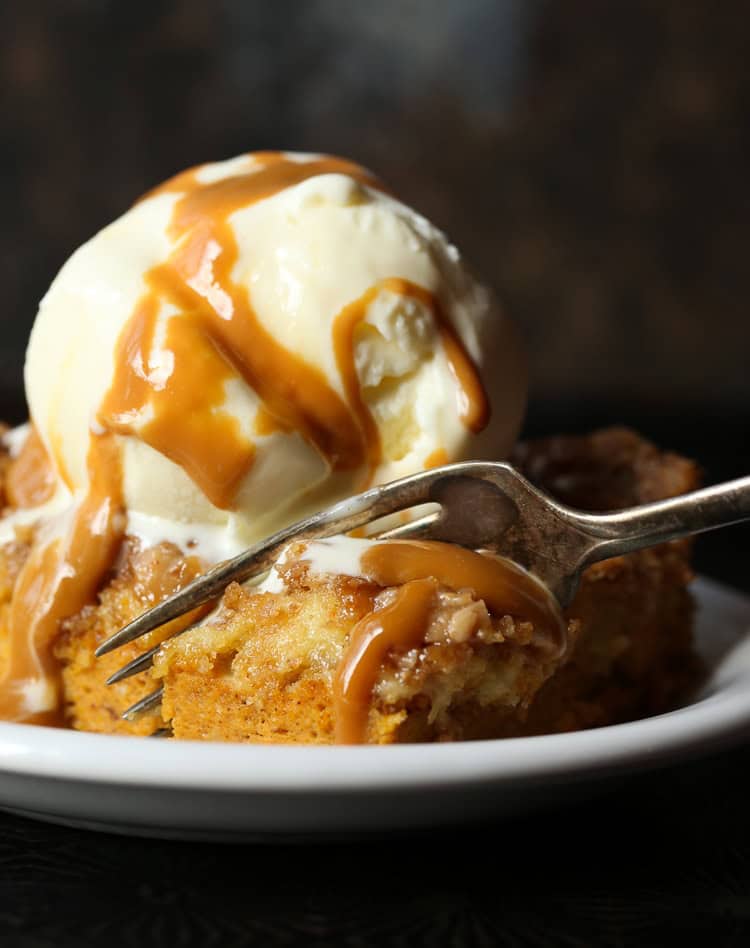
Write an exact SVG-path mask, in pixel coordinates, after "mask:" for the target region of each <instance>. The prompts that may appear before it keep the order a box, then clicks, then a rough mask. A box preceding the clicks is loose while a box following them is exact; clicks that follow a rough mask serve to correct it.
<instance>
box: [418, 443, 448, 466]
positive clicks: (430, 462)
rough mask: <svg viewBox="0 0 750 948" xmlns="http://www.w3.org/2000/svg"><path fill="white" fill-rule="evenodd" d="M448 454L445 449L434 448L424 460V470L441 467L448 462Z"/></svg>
mask: <svg viewBox="0 0 750 948" xmlns="http://www.w3.org/2000/svg"><path fill="white" fill-rule="evenodd" d="M449 460H450V458H449V457H448V452H447V451H446V450H445V448H436V449H435V450H434V451H433V452H432V454H428V455H427V457H426V458H425V459H424V468H425V470H426V471H429V470H430V468H433V467H442V466H443V465H444V464H447V463H448V462H449Z"/></svg>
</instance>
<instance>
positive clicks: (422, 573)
mask: <svg viewBox="0 0 750 948" xmlns="http://www.w3.org/2000/svg"><path fill="white" fill-rule="evenodd" d="M361 568H362V575H363V576H364V578H365V579H367V580H370V581H371V582H374V583H376V584H377V585H378V586H381V587H384V588H389V587H398V589H397V592H396V593H395V596H394V598H393V600H392V601H391V602H390V603H389V604H388V605H386V606H385V607H383V608H381V609H375V610H374V611H372V612H370V613H368V615H366V616H364V617H363V618H362V619H360V621H359V622H358V623H357V624H356V625H355V627H354V629H353V630H352V633H351V636H350V639H349V642H348V645H347V648H346V651H345V653H344V656H343V658H342V660H341V662H340V664H339V667H338V669H337V672H336V677H335V680H334V706H335V711H336V715H335V716H336V740H337V742H339V743H343V744H360V743H363V742H365V741H366V739H367V725H368V718H369V709H370V700H371V697H372V690H373V688H374V687H375V683H376V682H377V679H378V675H379V674H380V671H381V669H382V667H383V662H384V661H385V659H386V658H387V656H388V654H389V653H390V652H397V653H404V652H406V651H408V650H409V649H411V648H416V647H418V646H420V645H422V644H423V642H424V639H425V634H426V632H427V629H428V626H429V622H430V616H431V613H432V610H433V609H434V607H435V605H436V596H435V594H436V592H437V590H438V586H439V585H443V586H446V587H447V588H448V589H451V590H453V591H454V592H459V591H460V590H463V589H470V590H472V591H473V592H474V594H475V596H476V598H477V599H482V600H484V603H485V605H486V606H487V609H488V611H489V612H490V614H491V615H493V616H495V617H500V616H504V615H510V616H514V617H515V618H518V619H523V620H526V621H529V622H532V623H533V624H534V628H535V632H536V634H537V642H538V643H539V647H542V648H545V650H548V651H550V652H553V653H554V654H557V655H559V654H562V651H563V649H564V648H565V644H566V637H567V626H566V623H565V619H564V618H563V615H562V612H561V610H560V607H559V606H558V604H557V602H556V601H555V599H554V598H553V596H552V595H551V593H549V592H548V591H547V590H546V589H545V587H544V586H543V585H542V584H541V583H540V582H538V581H537V580H535V579H534V578H533V577H531V576H530V575H529V574H528V573H527V572H526V571H525V570H523V569H521V567H520V566H517V565H516V564H515V563H513V562H512V561H511V560H508V559H505V558H503V557H497V556H493V555H489V554H480V553H475V552H473V551H471V550H466V549H464V548H463V547H459V546H454V545H453V544H450V543H440V542H437V541H429V540H389V541H386V542H383V543H378V544H375V545H374V546H372V547H371V548H370V549H368V550H367V551H366V552H365V553H364V554H363V556H362V559H361Z"/></svg>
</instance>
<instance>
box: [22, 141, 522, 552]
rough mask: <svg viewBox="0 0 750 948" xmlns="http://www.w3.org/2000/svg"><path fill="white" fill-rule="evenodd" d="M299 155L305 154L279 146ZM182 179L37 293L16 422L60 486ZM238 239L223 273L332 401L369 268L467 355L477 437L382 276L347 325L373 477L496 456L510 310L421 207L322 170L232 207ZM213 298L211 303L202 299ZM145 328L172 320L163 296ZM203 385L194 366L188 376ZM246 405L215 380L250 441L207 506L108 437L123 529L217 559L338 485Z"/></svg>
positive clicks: (223, 168) (343, 484)
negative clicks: (26, 422)
mask: <svg viewBox="0 0 750 948" xmlns="http://www.w3.org/2000/svg"><path fill="white" fill-rule="evenodd" d="M288 157H291V158H292V159H293V160H295V161H300V162H305V161H309V160H312V158H313V156H306V155H293V156H288ZM255 168H256V159H255V158H254V157H253V155H247V156H242V157H240V158H237V159H233V160H230V161H225V162H220V163H216V164H208V165H204V166H202V167H201V168H200V169H199V170H198V171H197V173H196V177H197V179H198V181H199V182H202V183H205V184H209V183H211V182H217V181H220V180H221V179H224V178H229V177H232V176H236V175H238V174H247V173H253V172H254V170H255ZM179 200H180V193H179V191H167V192H161V193H157V194H155V195H153V196H151V197H147V198H146V199H144V200H142V201H141V202H140V203H138V204H136V205H135V206H134V207H133V208H132V209H131V210H129V211H128V212H127V213H125V214H124V215H123V216H122V217H120V218H119V219H118V220H116V221H115V222H114V223H112V224H111V225H109V226H108V227H106V228H105V229H104V230H102V231H101V232H100V233H99V234H97V235H96V236H95V237H94V238H93V239H91V240H90V241H89V242H88V243H86V244H84V245H83V246H82V247H80V248H79V249H78V250H77V251H76V252H75V253H74V254H73V256H72V257H71V258H70V259H69V260H68V262H67V263H66V264H65V265H64V266H63V268H62V270H61V271H60V273H59V274H58V276H57V277H56V279H55V280H54V282H53V283H52V286H51V287H50V289H49V291H48V293H47V295H46V296H45V297H44V299H43V300H42V302H41V305H40V308H39V313H38V316H37V319H36V322H35V325H34V328H33V331H32V334H31V340H30V343H29V348H28V353H27V359H26V371H25V377H26V391H27V397H28V402H29V407H30V412H31V417H32V419H33V421H34V423H35V424H36V426H37V428H38V430H39V432H40V434H41V436H42V438H43V440H44V441H45V443H46V445H47V447H48V449H49V450H50V453H51V455H52V457H53V458H54V459H55V462H56V464H57V467H58V472H59V473H60V476H61V480H63V481H64V482H65V483H66V484H67V489H69V490H70V491H71V492H72V493H73V494H77V493H79V492H81V493H82V492H84V491H85V490H86V486H87V468H86V458H87V452H88V448H89V441H90V432H91V431H92V430H93V431H94V432H96V431H97V430H98V422H97V417H96V416H97V411H98V409H99V406H100V405H101V403H102V400H103V398H104V396H105V394H106V393H107V391H108V389H109V387H110V385H111V384H112V379H113V373H114V370H115V358H116V350H117V342H118V339H119V338H120V336H121V333H122V332H123V329H124V327H125V326H126V324H127V323H128V321H129V319H130V318H131V316H132V314H133V312H134V309H135V307H136V306H137V304H138V302H139V300H140V299H141V298H142V297H143V295H144V293H145V292H146V283H145V275H146V274H147V273H148V271H149V270H151V269H152V268H153V267H155V266H157V265H159V264H161V263H163V262H164V261H166V260H167V259H168V258H169V257H170V255H172V254H173V252H174V251H175V242H174V240H173V239H172V238H171V237H170V232H169V225H170V220H171V218H172V213H173V209H174V207H175V204H176V203H177V202H178V201H179ZM228 223H229V224H230V226H231V228H232V232H233V236H234V240H235V241H236V245H237V259H236V262H235V265H234V270H233V272H232V279H233V281H234V283H235V284H239V285H241V286H244V287H245V288H246V290H247V293H248V295H249V299H250V301H251V303H252V306H253V308H254V310H255V312H256V314H257V317H258V319H259V320H260V321H261V323H262V325H263V326H264V327H265V328H267V329H268V330H269V331H271V332H272V333H273V334H274V337H275V339H276V341H277V342H279V343H281V344H282V345H283V346H284V347H286V348H287V349H288V350H289V351H290V352H292V353H295V354H296V355H298V356H301V357H304V359H305V360H306V362H307V363H309V364H311V365H312V366H315V367H316V368H317V369H319V370H320V372H321V373H323V375H324V376H325V378H326V379H327V381H328V383H329V385H330V386H331V387H332V388H333V389H334V390H335V391H336V392H338V393H339V394H340V395H341V396H342V397H343V398H345V391H344V387H343V384H342V380H341V378H340V374H339V369H338V367H337V362H336V358H335V353H334V349H333V344H332V325H333V321H334V319H335V318H336V316H337V314H339V313H340V312H341V311H342V309H343V308H344V307H346V306H347V305H348V304H350V303H351V302H352V301H353V300H357V299H359V298H360V297H362V295H363V294H365V293H366V291H368V289H370V288H371V287H373V286H376V285H377V284H378V283H379V282H380V281H384V280H388V279H391V278H399V279H402V280H408V281H409V282H410V283H413V284H417V285H418V286H419V287H422V288H424V289H425V290H427V291H429V292H430V293H432V294H433V295H434V297H435V298H437V299H438V300H439V302H440V306H441V309H442V311H443V313H444V314H445V317H446V318H447V319H448V320H449V321H450V323H451V324H452V325H453V327H454V328H455V330H456V332H457V334H458V336H459V337H460V339H461V340H462V341H463V343H464V346H465V348H466V350H467V351H468V353H469V354H470V356H471V357H472V359H473V361H474V362H475V364H476V366H477V367H478V368H479V371H480V374H481V376H482V379H483V382H484V384H485V387H486V389H487V392H488V395H489V399H490V403H491V406H492V415H491V419H490V422H489V424H488V426H487V427H486V428H485V430H484V431H483V432H481V434H479V435H476V434H472V432H471V431H470V430H469V429H468V428H467V427H466V426H465V424H464V422H463V421H462V420H461V418H460V416H459V409H458V399H457V385H456V380H455V378H454V376H453V374H452V371H451V367H450V364H449V361H448V358H447V356H446V353H445V351H444V349H443V345H442V343H441V338H440V334H439V332H438V327H437V326H436V324H435V319H434V317H433V314H432V312H431V310H430V309H429V307H428V306H427V305H425V304H424V303H422V302H421V301H420V300H419V299H418V298H415V297H412V296H403V295H400V294H398V293H396V292H393V291H390V290H388V289H386V288H383V289H381V290H380V292H378V293H376V294H375V295H374V296H373V298H372V299H371V301H370V303H369V306H368V309H367V312H366V315H365V317H364V320H363V322H362V323H361V324H360V325H359V327H358V328H357V330H356V332H355V336H354V361H355V366H356V371H357V375H358V380H359V384H360V389H361V397H362V399H363V401H364V403H365V404H366V406H367V407H368V408H369V410H370V413H371V414H372V416H373V418H374V420H375V423H376V425H377V428H378V431H379V435H380V440H381V461H380V464H379V466H378V467H377V469H376V470H375V472H374V476H373V480H374V482H385V481H388V480H392V479H394V478H397V477H400V476H403V475H406V474H410V473H413V472H415V471H419V470H421V469H423V468H424V466H425V464H426V463H431V460H432V462H434V460H435V459H436V458H441V459H447V460H451V461H453V460H460V459H463V458H481V457H488V458H500V457H503V456H504V455H505V454H506V453H507V452H508V450H509V449H510V447H511V446H512V443H513V441H514V439H515V437H516V435H517V433H518V429H519V426H520V423H521V420H522V414H523V410H524V406H525V395H526V372H525V362H524V358H523V355H522V351H521V348H520V346H519V343H518V340H517V336H516V333H515V330H514V328H513V326H512V325H511V323H510V321H509V320H508V318H507V317H506V315H505V314H504V312H503V311H502V309H500V308H499V306H498V304H497V302H496V300H495V299H494V297H493V296H492V294H491V293H490V292H489V291H488V290H487V289H486V288H485V287H484V286H482V285H481V284H480V283H478V282H477V281H476V280H475V279H474V278H473V276H472V275H471V274H470V272H469V271H468V270H467V269H466V267H465V265H464V263H463V261H462V260H461V257H460V255H459V253H458V251H457V250H456V248H455V247H453V246H452V245H451V244H450V243H449V242H448V240H447V238H446V237H445V235H443V234H442V233H441V232H440V231H439V230H437V229H436V228H435V227H434V226H433V225H432V224H430V223H429V222H428V221H427V220H425V218H423V217H421V216H420V215H418V214H417V213H415V212H414V211H413V210H411V209H410V208H408V207H406V206H405V205H404V204H402V203H400V202H399V201H397V200H395V199H393V198H392V197H389V196H388V195H386V194H384V193H383V192H381V191H379V190H376V189H374V188H371V187H369V186H367V185H365V184H362V183H360V182H358V181H357V180H355V179H354V178H352V177H349V176H348V175H345V174H321V175H317V176H315V177H311V178H309V179H307V180H306V181H303V182H302V183H301V184H297V185H294V186H292V187H288V188H286V189H285V190H282V191H280V192H278V193H276V194H274V195H273V196H271V197H268V198H265V199H263V200H260V201H257V202H256V203H253V204H250V205H249V206H247V207H243V208H240V209H238V210H236V211H235V212H234V213H232V215H231V217H229V220H228ZM216 305H217V307H219V306H220V305H221V299H220V294H219V295H217V303H216ZM159 318H160V321H161V322H160V326H161V327H162V328H163V327H164V326H166V325H167V322H168V320H170V319H179V318H180V314H179V312H178V311H177V309H176V308H175V307H174V306H170V305H169V304H165V305H164V306H163V307H162V311H161V312H160V316H159ZM164 338H165V333H164V332H161V333H157V334H156V337H155V339H154V344H153V345H154V349H153V351H152V353H151V356H150V358H149V365H148V366H147V367H145V366H144V367H142V371H143V372H147V373H148V374H149V377H150V378H151V379H152V381H155V382H156V383H157V384H158V377H159V373H162V375H163V377H164V378H167V377H168V376H169V373H170V371H171V365H172V363H171V360H172V359H173V358H174V355H173V353H171V352H170V351H169V349H168V347H167V346H166V345H165V344H164ZM195 384H196V385H200V384H201V380H200V378H199V377H198V378H196V379H195ZM260 407H261V401H260V399H259V397H258V395H257V394H256V392H255V391H254V390H253V389H252V388H251V387H250V386H249V385H248V384H247V383H246V382H245V381H244V379H242V378H241V377H240V376H239V375H238V376H237V377H236V378H232V379H230V380H229V381H228V382H227V384H226V386H225V403H224V406H223V410H224V411H227V412H229V413H231V414H232V415H233V416H234V417H235V418H236V419H237V422H238V424H239V425H240V426H241V429H242V431H243V432H245V433H246V434H247V435H248V437H252V440H253V441H254V442H255V445H256V455H255V460H254V463H253V465H252V467H251V469H250V470H249V473H248V474H247V475H246V477H245V479H244V481H243V482H242V483H241V485H240V486H239V489H238V491H237V493H236V495H235V500H234V503H233V504H232V509H227V510H225V509H220V508H218V507H216V506H215V505H214V504H212V503H211V502H210V501H209V500H208V498H207V497H206V496H205V495H204V494H203V493H202V492H201V490H200V489H199V488H198V487H197V485H196V484H195V483H194V482H193V481H192V480H191V478H190V477H189V476H188V474H187V473H186V472H185V471H184V470H183V468H181V467H180V466H178V465H177V464H176V463H174V462H173V461H171V460H169V459H168V458H167V457H166V456H164V455H162V454H160V453H158V452H157V451H156V450H154V449H153V448H152V447H150V446H149V445H148V444H146V443H145V441H143V440H141V439H140V438H139V437H138V434H137V431H136V433H135V434H134V435H118V437H119V438H120V441H121V446H122V467H123V486H124V497H125V502H126V505H127V509H128V517H129V530H130V531H131V532H133V533H135V534H137V535H140V536H143V537H145V538H146V539H148V540H152V541H153V540H158V539H161V538H170V539H172V540H175V541H176V542H179V543H187V542H189V541H193V542H197V543H198V544H199V545H201V546H202V547H203V552H204V555H206V556H208V557H209V558H215V559H218V558H221V557H223V556H226V555H230V554H231V553H233V552H236V551H237V550H238V549H240V548H242V547H244V546H246V545H247V544H249V543H251V542H254V541H256V540H258V539H260V538H262V537H263V536H266V535H268V534H270V533H272V532H274V531H275V530H278V529H281V528H282V527H283V526H285V525H287V524H288V523H290V522H292V521H294V520H295V519H298V518H300V517H302V516H306V515H308V514H309V513H311V512H312V511H313V510H314V509H318V508H320V507H322V506H324V505H325V504H326V503H330V502H333V501H335V500H337V499H340V498H341V497H342V496H345V495H346V494H349V493H351V491H352V485H353V483H355V481H353V479H352V476H351V475H350V474H348V473H346V474H345V473H342V472H340V471H339V472H334V471H332V470H331V469H330V467H329V465H328V464H327V462H326V461H325V459H324V458H323V457H322V456H321V455H320V454H319V453H318V451H317V450H316V449H315V448H314V447H313V446H312V445H311V444H309V443H308V442H307V441H306V440H304V439H303V438H302V437H301V435H300V434H299V433H297V432H294V431H284V430H270V431H268V432H266V433H263V434H258V433H257V431H258V430H260V429H256V428H254V423H255V420H256V417H257V415H258V412H259V409H260Z"/></svg>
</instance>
